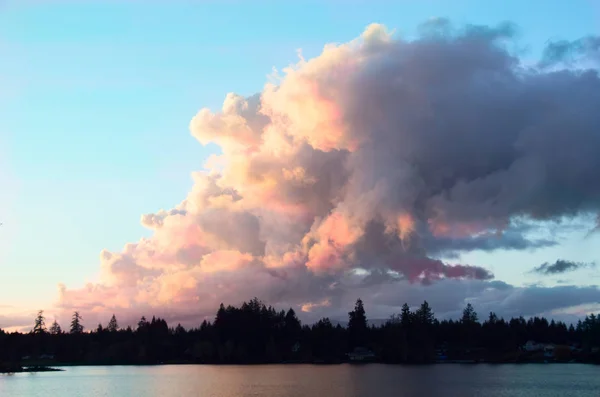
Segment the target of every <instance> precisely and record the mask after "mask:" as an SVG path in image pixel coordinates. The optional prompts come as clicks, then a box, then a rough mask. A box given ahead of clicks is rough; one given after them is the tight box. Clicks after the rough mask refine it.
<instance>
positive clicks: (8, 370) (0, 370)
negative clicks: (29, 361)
mask: <svg viewBox="0 0 600 397" xmlns="http://www.w3.org/2000/svg"><path fill="white" fill-rule="evenodd" d="M60 371H64V369H60V368H54V367H39V366H34V367H21V366H14V367H0V374H18V373H22V372H60Z"/></svg>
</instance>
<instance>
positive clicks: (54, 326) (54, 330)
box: [50, 320, 62, 335]
mask: <svg viewBox="0 0 600 397" xmlns="http://www.w3.org/2000/svg"><path fill="white" fill-rule="evenodd" d="M50 333H51V334H52V335H58V334H61V333H62V329H61V328H60V325H59V324H58V323H57V322H56V320H54V322H53V323H52V325H51V326H50Z"/></svg>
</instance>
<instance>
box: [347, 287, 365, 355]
mask: <svg viewBox="0 0 600 397" xmlns="http://www.w3.org/2000/svg"><path fill="white" fill-rule="evenodd" d="M367 330H368V328H367V316H366V314H365V308H364V305H363V301H362V300H361V299H360V298H359V299H358V300H357V301H356V304H355V305H354V310H352V311H351V312H349V313H348V333H349V334H350V335H349V336H350V344H351V345H352V347H356V346H362V345H364V343H365V342H366V337H367Z"/></svg>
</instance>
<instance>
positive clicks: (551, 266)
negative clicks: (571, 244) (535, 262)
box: [531, 259, 596, 276]
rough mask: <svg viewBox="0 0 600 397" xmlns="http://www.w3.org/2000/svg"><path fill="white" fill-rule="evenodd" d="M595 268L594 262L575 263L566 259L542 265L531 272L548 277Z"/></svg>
mask: <svg viewBox="0 0 600 397" xmlns="http://www.w3.org/2000/svg"><path fill="white" fill-rule="evenodd" d="M594 266H596V264H595V263H594V262H574V261H567V260H564V259H558V260H557V261H556V262H554V263H549V262H545V263H542V264H541V265H539V266H537V267H534V268H533V269H532V270H531V272H532V273H538V274H543V275H546V276H548V275H554V274H562V273H567V272H572V271H575V270H579V269H583V268H589V267H594Z"/></svg>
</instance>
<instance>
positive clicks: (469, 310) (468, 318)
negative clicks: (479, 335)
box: [462, 303, 478, 324]
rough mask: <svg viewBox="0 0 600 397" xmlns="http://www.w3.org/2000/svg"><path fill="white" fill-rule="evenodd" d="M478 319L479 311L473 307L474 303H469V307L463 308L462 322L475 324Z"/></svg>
mask: <svg viewBox="0 0 600 397" xmlns="http://www.w3.org/2000/svg"><path fill="white" fill-rule="evenodd" d="M477 320H478V318H477V313H476V312H475V309H473V305H471V304H470V303H467V307H465V309H464V310H463V315H462V322H463V324H474V323H476V322H477Z"/></svg>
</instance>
